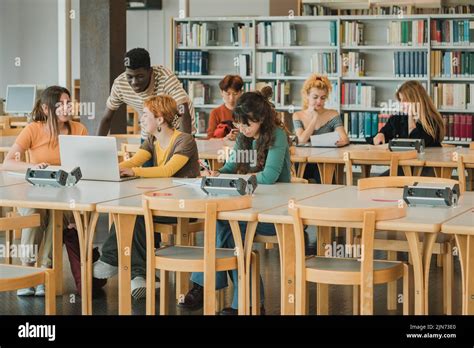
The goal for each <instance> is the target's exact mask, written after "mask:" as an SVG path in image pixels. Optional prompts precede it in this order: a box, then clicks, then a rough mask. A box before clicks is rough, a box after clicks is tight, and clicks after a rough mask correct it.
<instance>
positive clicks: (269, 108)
mask: <svg viewBox="0 0 474 348" xmlns="http://www.w3.org/2000/svg"><path fill="white" fill-rule="evenodd" d="M272 94H273V90H272V88H271V87H269V86H266V87H264V88H263V89H262V90H261V91H254V92H246V93H244V94H242V96H240V98H239V99H238V100H237V105H236V106H235V108H234V111H233V114H234V119H235V121H236V122H238V123H242V124H245V125H249V121H252V122H259V123H260V130H259V133H260V135H259V137H258V139H257V144H256V147H257V165H256V166H255V167H251V166H250V163H248V162H247V161H245V162H243V161H239V159H237V161H238V162H237V174H249V173H257V172H260V171H262V170H263V167H264V166H265V161H266V159H267V154H268V150H269V149H270V147H272V145H273V143H274V142H275V136H274V131H275V128H277V127H280V128H282V129H283V130H284V131H285V132H286V134H287V136H288V134H289V132H288V130H287V129H286V127H285V125H284V124H283V122H282V120H281V119H280V117H279V116H278V113H277V112H276V111H275V108H274V106H273V104H272V103H271V102H270V101H269V98H270V97H271V96H272ZM253 140H254V139H253V138H248V137H246V136H245V135H244V134H243V133H240V134H239V136H238V137H237V148H238V149H239V150H248V151H250V150H252V142H253Z"/></svg>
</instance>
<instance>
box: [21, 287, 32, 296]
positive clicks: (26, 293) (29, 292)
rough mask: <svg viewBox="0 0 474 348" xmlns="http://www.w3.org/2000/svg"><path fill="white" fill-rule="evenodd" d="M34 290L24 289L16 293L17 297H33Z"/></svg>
mask: <svg viewBox="0 0 474 348" xmlns="http://www.w3.org/2000/svg"><path fill="white" fill-rule="evenodd" d="M34 294H35V288H33V287H32V288H24V289H19V290H17V291H16V295H17V296H34Z"/></svg>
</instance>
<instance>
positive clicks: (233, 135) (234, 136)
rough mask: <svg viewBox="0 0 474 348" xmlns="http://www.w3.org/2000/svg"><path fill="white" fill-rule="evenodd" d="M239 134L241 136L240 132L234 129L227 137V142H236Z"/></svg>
mask: <svg viewBox="0 0 474 348" xmlns="http://www.w3.org/2000/svg"><path fill="white" fill-rule="evenodd" d="M237 134H239V131H238V130H237V129H232V130H231V131H230V133H229V134H227V135H226V136H225V140H230V141H235V139H236V138H237Z"/></svg>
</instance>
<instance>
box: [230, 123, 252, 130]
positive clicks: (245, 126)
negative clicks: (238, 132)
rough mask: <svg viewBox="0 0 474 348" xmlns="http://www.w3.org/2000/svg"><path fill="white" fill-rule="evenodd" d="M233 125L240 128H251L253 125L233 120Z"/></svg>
mask: <svg viewBox="0 0 474 348" xmlns="http://www.w3.org/2000/svg"><path fill="white" fill-rule="evenodd" d="M232 125H233V126H234V127H235V128H238V129H249V128H250V127H251V126H250V125H247V124H243V123H238V122H232Z"/></svg>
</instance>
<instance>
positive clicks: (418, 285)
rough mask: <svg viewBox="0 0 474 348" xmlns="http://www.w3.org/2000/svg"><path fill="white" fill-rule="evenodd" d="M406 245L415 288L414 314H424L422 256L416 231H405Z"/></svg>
mask: <svg viewBox="0 0 474 348" xmlns="http://www.w3.org/2000/svg"><path fill="white" fill-rule="evenodd" d="M405 235H406V238H407V241H408V246H409V248H410V255H411V259H412V261H413V273H414V281H415V284H414V288H415V314H416V315H421V314H424V309H425V305H424V302H423V300H424V298H423V295H424V290H423V285H424V282H423V257H422V254H421V245H420V242H419V240H418V233H416V232H405Z"/></svg>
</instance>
